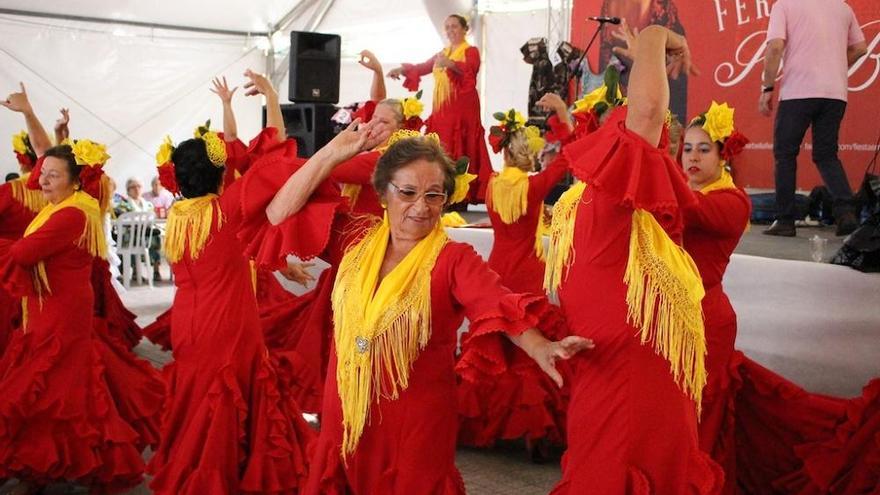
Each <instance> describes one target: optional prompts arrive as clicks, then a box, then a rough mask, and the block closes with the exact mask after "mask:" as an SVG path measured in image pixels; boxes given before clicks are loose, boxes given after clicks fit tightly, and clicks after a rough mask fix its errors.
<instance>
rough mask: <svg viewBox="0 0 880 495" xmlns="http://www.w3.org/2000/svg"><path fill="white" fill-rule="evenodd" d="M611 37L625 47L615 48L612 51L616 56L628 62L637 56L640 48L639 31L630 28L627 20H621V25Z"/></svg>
mask: <svg viewBox="0 0 880 495" xmlns="http://www.w3.org/2000/svg"><path fill="white" fill-rule="evenodd" d="M611 36H613V37H614V38H615V39H617V40H619V41H622V42H623V43H624V45H625V46H615V47H614V48H612V49H611V51H612V52H614V54H615V55H617V56H620V57H624V58H626V59H628V60H633V59H634V58H635V56H636V48H637V47H638V41H637V39H638V36H639V30H638V28H630V27H629V25H628V24H627V23H626V19H621V20H620V25H619V26H617V29H615V30H614V31H612V32H611Z"/></svg>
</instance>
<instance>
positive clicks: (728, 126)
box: [695, 101, 734, 142]
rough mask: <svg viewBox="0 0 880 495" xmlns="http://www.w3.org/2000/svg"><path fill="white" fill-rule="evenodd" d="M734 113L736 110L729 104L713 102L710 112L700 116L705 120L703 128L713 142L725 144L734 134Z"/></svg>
mask: <svg viewBox="0 0 880 495" xmlns="http://www.w3.org/2000/svg"><path fill="white" fill-rule="evenodd" d="M733 112H734V109H733V108H730V107H729V106H728V105H727V103H722V104H720V105H719V104H718V103H717V102H715V101H713V102H712V105H711V106H709V110H707V111H706V113H704V114H702V115H701V116H700V117H702V119H703V125H702V128H703V130H704V131H706V134H708V135H709V138H710V139H711V140H712V141H719V142H724V140H725V139H727V138H728V137H729V136H730V135H731V134H733ZM700 117H697V119H699V118H700ZM695 120H696V119H695Z"/></svg>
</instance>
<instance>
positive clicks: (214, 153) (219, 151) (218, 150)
mask: <svg viewBox="0 0 880 495" xmlns="http://www.w3.org/2000/svg"><path fill="white" fill-rule="evenodd" d="M193 134H194V137H195V138H196V139H201V140H202V141H204V142H205V150H206V151H207V152H208V159H209V160H211V163H213V164H214V166H216V167H224V166H226V143H224V142H223V139H221V138H220V135H219V134H217V133H216V132H214V131H212V130H211V120H210V119H209V120H208V121H206V122H205V125H200V126H198V127H196V130H195V132H194V133H193Z"/></svg>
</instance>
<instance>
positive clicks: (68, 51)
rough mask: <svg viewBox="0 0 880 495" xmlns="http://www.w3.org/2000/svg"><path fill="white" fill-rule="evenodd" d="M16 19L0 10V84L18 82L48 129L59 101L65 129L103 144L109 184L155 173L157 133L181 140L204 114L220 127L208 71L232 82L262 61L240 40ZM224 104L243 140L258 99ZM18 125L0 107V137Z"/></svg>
mask: <svg viewBox="0 0 880 495" xmlns="http://www.w3.org/2000/svg"><path fill="white" fill-rule="evenodd" d="M21 19H22V18H17V17H16V18H5V17H4V18H0V30H2V32H3V33H4V36H2V37H0V88H2V89H0V91H12V90H16V88H18V81H23V82H24V84H25V86H26V87H27V89H28V94H29V96H30V99H31V101H32V104H33V106H34V109H35V111H36V112H37V115H38V117H39V118H40V120H41V121H42V122H43V124H44V125H45V126H46V127H47V131H48V132H49V133H50V135H51V133H52V131H51V128H50V127H51V124H52V123H53V122H54V120H55V118H56V116H57V115H58V109H59V108H61V107H69V108H70V111H71V123H70V128H71V136H72V137H73V138H80V137H82V138H89V139H93V140H96V141H99V142H103V143H106V144H107V145H108V148H109V152H110V155H111V156H112V158H111V161H110V163H109V164H108V166H107V169H106V171H107V173H108V174H109V175H110V176H111V177H113V178H114V179H116V181H117V183H118V184H121V183H122V182H123V181H124V180H125V179H126V178H128V177H139V178H141V179H142V180H145V181H148V180H149V179H150V178H151V177H152V176H154V175H155V161H154V153H155V150H156V149H157V147H158V145H159V143H160V141H161V139H162V137H163V136H164V135H165V134H170V135H171V136H172V138H173V139H174V140H175V141H180V140H183V139H186V138H188V137H191V136H192V130H193V128H194V127H195V126H196V125H198V124H200V123H203V122H204V121H205V120H206V119H209V118H210V119H211V121H212V124H213V126H214V127H217V128H220V127H221V126H222V108H221V105H220V101H219V99H218V98H217V97H216V96H215V95H214V94H213V93H211V92H210V91H209V87H210V79H211V78H212V77H213V76H216V75H226V76H227V77H228V78H229V80H230V84H237V85H240V84H241V83H242V82H243V81H244V77H243V76H242V73H243V72H244V70H245V69H246V68H248V67H253V68H254V69H255V70H262V69H263V68H264V66H265V58H264V56H263V54H262V52H260V51H259V50H256V49H254V48H252V47H248V46H247V45H246V44H245V41H244V40H242V39H236V38H229V37H217V36H208V35H195V34H190V33H180V32H161V33H160V32H154V30H147V29H142V28H129V29H128V31H129V32H130V33H133V34H136V35H135V36H118V35H114V34H113V33H112V31H107V30H106V28H107V26H105V25H91V24H86V23H80V22H66V21H65V22H60V21H51V25H52V27H50V26H49V24H47V23H45V22H40V23H32V22H29V20H28V21H24V22H23V21H22V20H21ZM234 104H235V109H236V112H237V116H238V125H239V134H240V135H241V136H242V138H244V139H247V138H248V137H250V136H253V135H254V134H255V133H256V132H258V131H259V129H260V125H261V113H260V106H261V102H260V100H259V98H245V97H244V96H243V95H242V92H239V93H237V94H236V98H235V101H234ZM23 128H24V122H23V119H22V118H21V116H20V115H17V114H14V113H12V112H8V111H6V110H5V109H4V113H3V118H2V119H0V136H6V138H5V139H4V140H3V141H4V142H8V139H9V138H8V136H11V135H12V134H13V133H15V132H17V131H19V130H20V129H23ZM2 151H3V154H2V155H0V156H3V157H5V158H4V159H3V160H2V161H0V163H2V167H0V168H2V171H3V172H4V173H5V172H10V171H13V170H15V168H16V164H15V161H14V157H13V155H12V152H11V148H10V146H9V145H8V144H7V145H6V146H3V149H2Z"/></svg>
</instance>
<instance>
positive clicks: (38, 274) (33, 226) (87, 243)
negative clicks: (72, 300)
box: [21, 191, 107, 331]
mask: <svg viewBox="0 0 880 495" xmlns="http://www.w3.org/2000/svg"><path fill="white" fill-rule="evenodd" d="M64 208H76V209H78V210H80V211H82V212H83V214H84V215H85V218H86V221H85V225H84V226H83V232H82V234H81V235H80V237H79V239H78V240H77V241H76V245H77V247H79V248H81V249H83V250H85V251H87V252H88V253H89V254H90V255H92V256H95V257H100V258H103V259H107V240H106V238H105V237H104V224H103V222H102V221H101V213H100V206H99V205H98V200H96V199H95V198H93V197H91V196H89V195H88V194H86V193H84V192H82V191H76V192H74V193H73V194H71V195H70V196H69V197H68V198H67V199H65V200H64V201H61V202H60V203H58V204H47V205H46V206H45V207H44V208H43V209H41V210H40V212H39V213H37V216H36V217H34V219H33V220H32V221H31V223H30V224H29V225H28V226H27V229H25V231H24V237H28V236H29V235H31V234H33V233H34V232H36V231H38V230H39V229H40V227H42V226H43V225H45V224H46V222H48V221H49V218H51V217H52V215H54V214H55V213H56V212H58V211H60V210H62V209H64ZM33 270H34V271H33V274H32V278H33V283H34V290H35V292H36V293H37V298H38V300H39V302H40V305H41V307H42V302H43V295H44V294H51V293H52V288H51V287H50V286H49V277H48V275H47V274H46V264H45V263H44V262H43V261H40V262H38V263H37V264H36V266H34V268H33ZM27 299H28V298H27V297H24V298H22V300H21V303H22V311H23V313H22V328H23V329H24V331H27V316H28V314H27V313H28V312H27Z"/></svg>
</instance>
